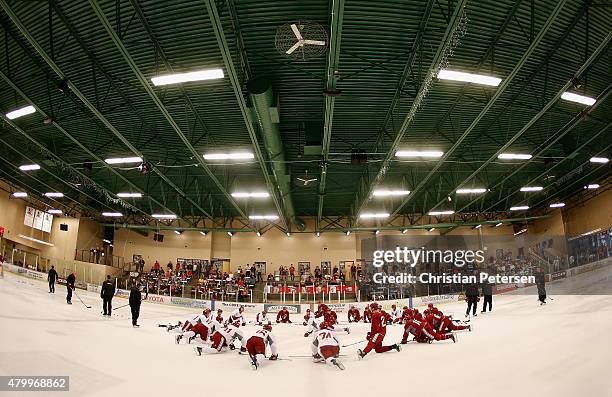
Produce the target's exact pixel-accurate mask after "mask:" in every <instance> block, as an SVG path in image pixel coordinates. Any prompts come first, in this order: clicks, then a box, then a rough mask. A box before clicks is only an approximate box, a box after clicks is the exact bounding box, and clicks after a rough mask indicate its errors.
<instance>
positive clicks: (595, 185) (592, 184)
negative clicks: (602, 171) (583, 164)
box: [584, 183, 599, 190]
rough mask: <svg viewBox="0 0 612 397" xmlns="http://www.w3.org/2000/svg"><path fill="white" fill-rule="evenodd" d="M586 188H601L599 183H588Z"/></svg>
mask: <svg viewBox="0 0 612 397" xmlns="http://www.w3.org/2000/svg"><path fill="white" fill-rule="evenodd" d="M584 188H585V189H590V190H594V189H599V184H598V183H590V184H588V185H586V186H585V187H584Z"/></svg>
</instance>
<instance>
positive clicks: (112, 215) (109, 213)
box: [102, 212, 123, 218]
mask: <svg viewBox="0 0 612 397" xmlns="http://www.w3.org/2000/svg"><path fill="white" fill-rule="evenodd" d="M102 216H108V217H111V218H119V217H121V216H123V214H122V213H121V212H103V213H102Z"/></svg>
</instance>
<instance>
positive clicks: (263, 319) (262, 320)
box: [255, 309, 270, 325]
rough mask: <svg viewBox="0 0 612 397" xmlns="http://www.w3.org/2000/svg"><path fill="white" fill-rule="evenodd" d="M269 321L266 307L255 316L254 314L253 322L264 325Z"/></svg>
mask: <svg viewBox="0 0 612 397" xmlns="http://www.w3.org/2000/svg"><path fill="white" fill-rule="evenodd" d="M269 322H270V320H268V312H267V311H266V309H264V310H263V311H262V312H260V313H257V316H255V324H257V325H264V324H267V323H269Z"/></svg>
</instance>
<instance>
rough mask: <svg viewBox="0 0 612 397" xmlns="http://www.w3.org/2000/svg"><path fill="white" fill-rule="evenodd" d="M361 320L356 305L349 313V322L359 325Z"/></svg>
mask: <svg viewBox="0 0 612 397" xmlns="http://www.w3.org/2000/svg"><path fill="white" fill-rule="evenodd" d="M359 320H361V315H360V314H359V309H357V308H356V307H355V306H354V305H353V306H351V308H350V309H349V311H348V322H349V323H358V322H359Z"/></svg>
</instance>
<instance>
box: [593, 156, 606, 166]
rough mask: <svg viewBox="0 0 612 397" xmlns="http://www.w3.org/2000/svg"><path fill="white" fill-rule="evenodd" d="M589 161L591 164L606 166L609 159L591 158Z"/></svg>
mask: <svg viewBox="0 0 612 397" xmlns="http://www.w3.org/2000/svg"><path fill="white" fill-rule="evenodd" d="M590 161H591V163H599V164H606V163H607V162H608V161H610V159H609V158H607V157H591V160H590Z"/></svg>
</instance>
